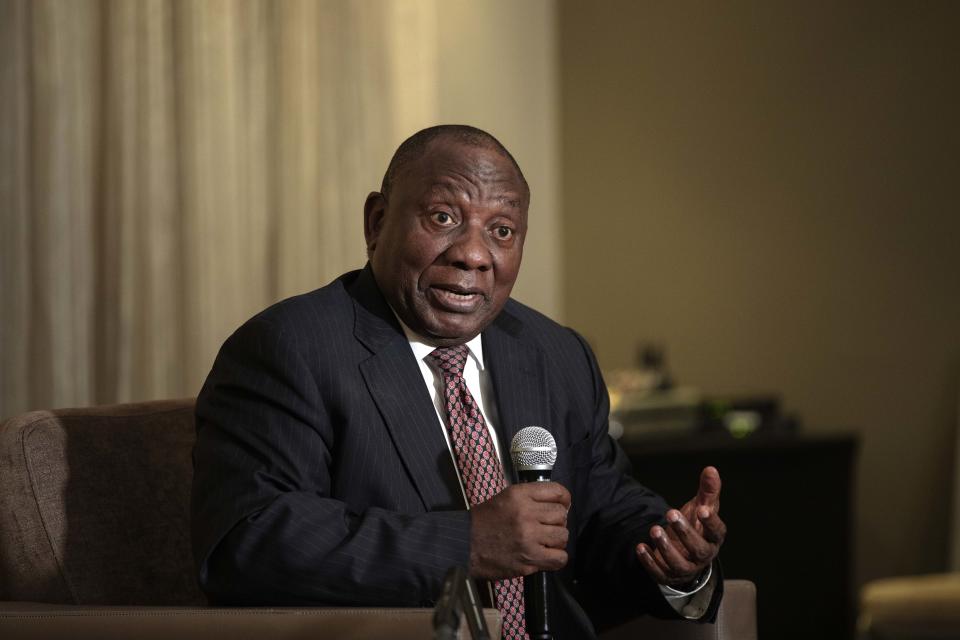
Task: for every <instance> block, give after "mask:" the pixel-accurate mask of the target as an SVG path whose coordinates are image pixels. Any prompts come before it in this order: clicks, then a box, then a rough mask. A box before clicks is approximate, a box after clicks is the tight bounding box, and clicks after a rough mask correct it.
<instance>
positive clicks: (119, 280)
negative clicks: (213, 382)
mask: <svg viewBox="0 0 960 640" xmlns="http://www.w3.org/2000/svg"><path fill="white" fill-rule="evenodd" d="M435 16H436V6H435V4H434V2H433V1H431V0H425V1H412V0H368V1H355V2H342V1H330V2H316V1H299V0H277V1H271V0H262V1H258V0H244V1H239V0H238V1H228V0H210V1H200V0H184V1H180V2H176V1H166V0H115V1H95V0H0V65H2V66H0V123H2V125H0V215H2V219H0V269H2V271H0V287H2V290H0V331H2V333H0V365H2V366H0V376H2V377H0V417H7V416H9V415H12V414H14V413H17V412H20V411H24V410H27V409H32V408H41V407H53V406H70V405H86V404H94V403H110V402H120V401H127V400H136V399H148V398H163V397H175V396H186V395H193V394H195V393H196V392H197V390H198V389H199V386H200V384H201V383H202V381H203V378H204V376H205V375H206V372H207V370H208V369H209V366H210V364H211V362H212V359H213V357H214V355H215V353H216V350H217V348H218V347H219V345H220V344H221V342H222V341H223V339H224V338H225V337H226V336H227V335H228V334H229V332H230V331H231V330H232V329H233V328H235V327H236V326H237V325H238V324H239V323H240V322H241V321H242V320H244V319H245V318H246V317H248V316H250V315H251V314H253V313H254V312H256V311H257V310H258V309H260V308H262V307H264V306H266V305H267V304H269V303H270V302H272V301H274V300H277V299H279V298H282V297H284V296H286V295H290V294H292V293H296V292H301V291H306V290H310V289H312V288H315V287H317V286H320V285H322V284H324V283H326V282H327V281H329V280H330V279H331V278H333V277H335V276H336V275H338V274H339V273H341V272H343V271H344V270H346V269H349V268H356V267H359V266H361V265H362V264H363V262H364V247H363V241H362V232H361V229H362V227H361V215H360V214H361V206H362V201H363V198H364V196H365V194H366V193H367V191H369V190H370V188H371V187H372V186H376V185H378V184H379V179H380V173H381V172H382V171H383V168H384V166H385V164H386V161H387V159H388V158H389V156H390V153H391V152H392V149H393V148H394V147H395V145H396V143H397V142H398V141H399V140H400V139H402V137H403V136H404V135H406V134H408V133H410V132H411V131H413V130H415V129H416V128H418V127H419V126H422V125H423V124H426V123H429V122H431V121H433V120H434V117H435V115H436V114H435V113H434V110H435V108H436V96H435V89H434V87H435V86H436V82H435V78H434V75H435V73H436V68H437V64H436V55H437V54H436V51H435V45H434V44H432V43H434V42H436V38H435V31H436V29H437V25H436V17H435Z"/></svg>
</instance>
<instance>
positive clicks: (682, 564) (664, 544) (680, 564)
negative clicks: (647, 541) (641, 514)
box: [651, 527, 697, 580]
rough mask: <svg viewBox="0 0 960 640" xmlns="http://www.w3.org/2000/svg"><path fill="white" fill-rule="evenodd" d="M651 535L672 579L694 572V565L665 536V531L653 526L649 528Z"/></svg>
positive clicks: (695, 568)
mask: <svg viewBox="0 0 960 640" xmlns="http://www.w3.org/2000/svg"><path fill="white" fill-rule="evenodd" d="M651 536H652V537H653V544H654V546H655V547H656V548H657V551H659V552H660V555H662V556H663V560H664V562H665V563H666V565H667V569H669V571H668V574H669V575H670V576H671V579H672V580H676V579H677V578H681V577H683V576H687V575H690V574H692V573H695V572H696V570H697V567H696V565H694V564H693V563H691V562H690V561H689V560H687V559H686V558H684V557H683V555H681V554H680V552H679V551H678V550H677V548H676V547H675V546H674V544H673V542H671V541H670V537H669V536H667V534H666V532H665V531H664V530H663V529H662V528H660V527H653V529H652V530H651Z"/></svg>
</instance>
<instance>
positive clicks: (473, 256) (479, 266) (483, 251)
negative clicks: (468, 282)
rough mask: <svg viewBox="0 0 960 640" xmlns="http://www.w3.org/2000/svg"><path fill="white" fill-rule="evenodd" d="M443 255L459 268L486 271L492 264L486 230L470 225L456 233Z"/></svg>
mask: <svg viewBox="0 0 960 640" xmlns="http://www.w3.org/2000/svg"><path fill="white" fill-rule="evenodd" d="M444 255H445V256H446V258H447V260H448V261H449V262H450V264H452V265H453V266H455V267H457V268H459V269H467V270H474V269H475V270H477V271H486V270H488V269H490V268H491V267H492V266H493V256H492V254H491V253H490V247H489V246H488V245H487V235H486V230H485V229H483V228H477V227H474V226H472V225H467V226H465V227H464V228H463V230H462V231H461V233H459V234H457V236H456V237H455V238H454V241H453V243H452V244H451V245H450V246H449V247H447V250H446V251H445V252H444Z"/></svg>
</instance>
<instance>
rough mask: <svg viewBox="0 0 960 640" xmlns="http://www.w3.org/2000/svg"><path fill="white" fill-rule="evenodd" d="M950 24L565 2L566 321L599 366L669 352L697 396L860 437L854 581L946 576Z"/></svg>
mask: <svg viewBox="0 0 960 640" xmlns="http://www.w3.org/2000/svg"><path fill="white" fill-rule="evenodd" d="M958 26H960V4H957V3H949V2H946V3H920V4H910V3H876V2H875V3H867V4H859V3H838V4H834V3H823V4H819V3H814V4H810V3H799V2H798V3H790V4H789V5H788V4H787V3H764V2H732V3H683V4H676V3H652V2H633V1H620V2H595V3H585V2H578V1H576V0H567V1H563V2H561V4H560V54H561V87H562V108H563V113H562V116H561V123H562V129H561V132H562V134H561V137H562V140H563V155H562V159H563V162H562V171H563V187H562V192H561V193H562V198H563V203H564V212H565V213H564V220H565V225H564V243H563V248H564V252H565V259H566V262H565V264H564V269H565V274H566V278H565V281H564V282H565V288H564V296H565V308H566V319H567V321H568V322H570V323H571V324H572V325H573V326H575V327H577V328H578V329H579V330H581V331H582V332H583V333H585V334H586V336H587V337H588V338H589V339H590V340H591V341H592V343H593V344H594V345H595V347H596V349H597V352H598V354H599V357H600V360H601V363H602V365H604V366H605V367H616V366H622V365H627V364H629V363H630V362H631V360H632V357H633V351H634V345H635V344H636V343H637V342H638V341H639V340H642V339H656V340H662V341H664V342H665V343H666V344H667V345H668V348H669V357H670V361H671V365H672V368H673V370H674V372H675V374H676V376H677V377H678V378H679V379H680V380H681V381H683V382H685V383H690V384H693V385H696V386H698V387H700V388H701V389H703V390H704V391H706V392H710V393H728V392H749V391H756V390H774V391H779V392H781V393H782V394H783V397H784V399H785V402H786V407H787V409H788V410H795V411H797V412H799V414H800V415H801V416H802V418H803V419H804V421H805V423H806V427H807V428H808V430H810V431H820V430H843V429H855V430H857V431H858V432H859V434H860V436H861V438H862V451H861V456H860V474H859V490H858V491H859V494H858V498H859V499H858V512H857V514H856V520H857V526H858V535H857V552H858V554H857V555H858V557H857V564H858V566H859V572H858V576H859V578H860V579H867V578H871V577H875V576H879V575H888V574H900V573H911V572H920V571H930V570H937V569H942V568H943V567H944V566H945V563H946V555H947V548H948V540H947V536H948V522H949V518H950V504H951V497H950V493H951V484H952V481H951V474H952V464H953V463H952V456H953V454H952V451H953V431H954V429H955V425H956V420H957V416H956V406H957V404H956V403H957V394H958V389H960V384H958V383H960V211H958V206H957V186H958V183H960V172H958V168H960V166H958V157H960V126H958V117H960V115H958V114H960V76H958V75H957V61H958V60H960V44H958V43H960V40H958V38H957V27H958ZM757 506H758V508H762V505H757ZM796 514H797V518H810V517H816V511H815V507H814V505H807V504H798V505H796ZM834 524H835V523H831V522H823V523H822V526H824V527H831V526H834ZM785 526H789V523H785ZM770 533H771V535H775V532H770ZM734 535H735V533H734ZM811 544H816V541H815V540H811ZM787 552H788V550H787ZM772 560H774V561H777V560H780V559H779V558H773V559H772Z"/></svg>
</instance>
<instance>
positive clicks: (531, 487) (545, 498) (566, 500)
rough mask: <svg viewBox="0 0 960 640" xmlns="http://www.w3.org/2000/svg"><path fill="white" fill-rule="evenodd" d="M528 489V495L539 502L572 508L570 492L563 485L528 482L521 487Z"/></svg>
mask: <svg viewBox="0 0 960 640" xmlns="http://www.w3.org/2000/svg"><path fill="white" fill-rule="evenodd" d="M514 486H522V487H528V489H526V490H527V491H528V495H529V496H530V497H531V498H532V499H534V500H536V501H537V502H555V503H557V504H562V505H563V506H565V507H567V508H569V507H570V492H569V491H567V488H566V487H565V486H563V485H562V484H559V483H556V482H527V483H525V484H521V485H514Z"/></svg>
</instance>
